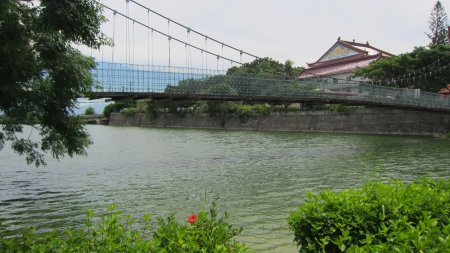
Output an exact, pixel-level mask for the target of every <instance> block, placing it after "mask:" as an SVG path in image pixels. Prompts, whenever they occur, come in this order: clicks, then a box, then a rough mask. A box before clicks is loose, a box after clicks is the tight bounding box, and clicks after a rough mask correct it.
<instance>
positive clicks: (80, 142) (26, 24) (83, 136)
mask: <svg viewBox="0 0 450 253" xmlns="http://www.w3.org/2000/svg"><path fill="white" fill-rule="evenodd" d="M104 21H105V17H104V16H103V15H101V7H100V6H99V4H98V3H97V2H96V1H95V0H59V1H54V0H41V1H40V4H39V5H33V4H32V3H25V2H22V1H17V0H2V1H0V111H3V112H4V114H5V116H6V117H7V118H6V119H5V120H4V121H3V122H2V123H3V125H2V128H1V131H0V150H1V149H3V147H4V146H5V144H6V142H7V141H8V142H11V148H12V149H13V150H14V151H15V152H16V153H17V154H19V155H25V156H26V161H27V163H28V164H31V163H34V164H35V165H36V166H39V165H45V161H44V153H47V152H50V153H51V154H52V156H53V157H54V158H56V159H59V158H60V157H64V156H65V155H68V156H70V157H72V156H73V155H84V154H86V151H85V148H87V147H88V146H89V145H90V144H91V143H92V142H91V140H90V138H89V134H88V133H87V132H86V130H85V128H84V120H83V119H82V118H81V117H75V116H72V115H73V112H74V111H73V109H74V108H75V107H76V105H77V101H76V98H77V97H80V96H90V94H91V87H92V86H93V84H94V80H93V78H92V76H91V73H90V70H91V69H92V68H94V67H95V65H96V64H95V62H94V59H93V58H91V57H87V56H84V55H82V54H81V53H80V52H79V51H78V50H76V49H74V48H73V47H72V45H73V44H82V45H86V46H88V47H91V48H94V49H98V48H99V47H100V46H101V45H105V44H111V41H110V40H109V39H108V38H106V37H105V36H104V35H103V34H102V33H101V32H100V25H101V23H102V22H104ZM27 117H32V118H35V119H37V120H38V121H39V122H40V124H39V125H31V127H33V128H35V129H37V130H38V132H39V135H40V136H41V139H40V140H37V141H36V140H30V139H27V138H20V137H18V136H17V134H18V133H22V132H23V125H22V124H21V123H22V122H23V120H24V119H26V118H27Z"/></svg>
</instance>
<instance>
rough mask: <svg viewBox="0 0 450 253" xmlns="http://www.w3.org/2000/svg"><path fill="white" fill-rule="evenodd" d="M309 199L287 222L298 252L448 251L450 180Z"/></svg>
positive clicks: (369, 186)
mask: <svg viewBox="0 0 450 253" xmlns="http://www.w3.org/2000/svg"><path fill="white" fill-rule="evenodd" d="M307 196H308V200H306V201H305V203H304V205H302V206H300V207H298V210H297V211H296V212H291V213H290V216H289V217H288V219H287V221H288V224H289V226H290V229H291V230H292V231H294V235H295V238H294V241H295V242H297V246H299V247H300V249H299V252H449V245H450V218H449V212H450V180H441V181H433V180H431V179H422V180H421V181H418V182H414V183H412V184H410V185H407V186H405V185H404V184H403V183H402V182H400V181H391V182H390V183H388V184H385V183H383V182H375V181H371V182H368V183H366V184H364V185H363V187H362V189H349V190H344V191H341V192H338V193H335V192H331V191H330V190H327V191H322V192H321V193H319V194H318V195H313V194H311V193H310V192H307Z"/></svg>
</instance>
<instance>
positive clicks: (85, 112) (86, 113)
mask: <svg viewBox="0 0 450 253" xmlns="http://www.w3.org/2000/svg"><path fill="white" fill-rule="evenodd" d="M92 114H95V110H94V108H93V107H91V106H89V107H88V108H86V110H84V115H92Z"/></svg>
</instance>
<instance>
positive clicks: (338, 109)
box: [319, 104, 364, 114]
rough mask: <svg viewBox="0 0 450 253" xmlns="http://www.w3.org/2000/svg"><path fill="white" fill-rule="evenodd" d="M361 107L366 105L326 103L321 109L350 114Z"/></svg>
mask: <svg viewBox="0 0 450 253" xmlns="http://www.w3.org/2000/svg"><path fill="white" fill-rule="evenodd" d="M361 108H364V106H345V105H340V104H337V105H325V106H323V107H322V108H319V109H323V110H330V111H333V112H339V113H343V114H349V113H350V112H351V111H353V110H358V109H361Z"/></svg>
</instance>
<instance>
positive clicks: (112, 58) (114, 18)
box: [109, 11, 117, 91]
mask: <svg viewBox="0 0 450 253" xmlns="http://www.w3.org/2000/svg"><path fill="white" fill-rule="evenodd" d="M116 13H117V12H116V11H114V14H113V37H112V39H113V46H112V54H111V62H112V65H113V66H114V48H115V46H116V45H115V34H116ZM112 69H113V68H111V71H112ZM112 76H114V75H112ZM109 90H110V91H111V83H110V86H109Z"/></svg>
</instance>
